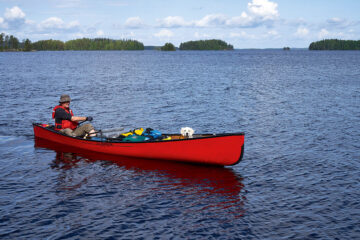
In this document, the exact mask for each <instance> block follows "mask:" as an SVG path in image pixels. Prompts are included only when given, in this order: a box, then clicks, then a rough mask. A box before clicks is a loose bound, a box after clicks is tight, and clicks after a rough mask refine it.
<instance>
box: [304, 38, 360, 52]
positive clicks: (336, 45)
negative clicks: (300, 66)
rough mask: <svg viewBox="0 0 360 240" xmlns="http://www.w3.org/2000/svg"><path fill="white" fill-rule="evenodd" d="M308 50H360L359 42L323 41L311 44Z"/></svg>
mask: <svg viewBox="0 0 360 240" xmlns="http://www.w3.org/2000/svg"><path fill="white" fill-rule="evenodd" d="M309 50H360V40H359V41H354V40H339V39H324V40H321V41H317V42H312V43H311V44H310V46H309Z"/></svg>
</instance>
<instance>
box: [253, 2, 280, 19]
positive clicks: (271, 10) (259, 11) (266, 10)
mask: <svg viewBox="0 0 360 240" xmlns="http://www.w3.org/2000/svg"><path fill="white" fill-rule="evenodd" d="M277 6H278V5H277V3H274V2H271V1H268V0H252V2H251V3H248V9H249V12H250V13H251V14H253V15H254V16H258V17H261V18H263V20H274V19H276V18H277V17H278V16H279V13H278V11H277Z"/></svg>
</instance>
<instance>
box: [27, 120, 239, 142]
mask: <svg viewBox="0 0 360 240" xmlns="http://www.w3.org/2000/svg"><path fill="white" fill-rule="evenodd" d="M33 126H37V127H40V128H42V129H45V130H47V131H50V132H53V133H56V134H58V135H61V136H64V137H67V138H71V139H78V140H82V141H86V142H108V143H129V142H124V141H121V140H117V139H116V138H113V139H112V138H103V140H96V139H84V138H82V137H72V136H69V135H66V134H64V133H61V132H59V131H56V130H54V129H50V128H46V127H43V126H41V123H33ZM163 135H168V136H179V135H180V134H171V133H170V134H163ZM196 135H206V136H204V137H194V138H184V139H171V140H164V141H161V140H160V141H159V140H147V141H139V142H131V143H136V144H137V143H142V144H143V143H157V142H175V141H191V140H199V139H206V138H216V137H226V136H239V135H240V136H242V135H245V133H244V132H237V133H219V134H211V133H203V134H195V136H196Z"/></svg>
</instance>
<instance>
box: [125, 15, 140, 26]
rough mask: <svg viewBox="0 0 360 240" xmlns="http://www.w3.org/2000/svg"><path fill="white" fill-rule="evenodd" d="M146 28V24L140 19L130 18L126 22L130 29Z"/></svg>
mask: <svg viewBox="0 0 360 240" xmlns="http://www.w3.org/2000/svg"><path fill="white" fill-rule="evenodd" d="M144 26H145V24H144V22H143V21H142V20H141V18H140V17H130V18H128V19H126V21H125V27H128V28H141V27H144Z"/></svg>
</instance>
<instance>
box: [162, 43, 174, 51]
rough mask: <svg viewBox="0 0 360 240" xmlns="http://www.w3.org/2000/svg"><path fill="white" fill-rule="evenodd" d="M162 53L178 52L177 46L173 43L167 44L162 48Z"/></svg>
mask: <svg viewBox="0 0 360 240" xmlns="http://www.w3.org/2000/svg"><path fill="white" fill-rule="evenodd" d="M160 50H161V51H176V48H175V46H174V45H173V44H172V43H165V45H164V46H162V47H161V48H160Z"/></svg>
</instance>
